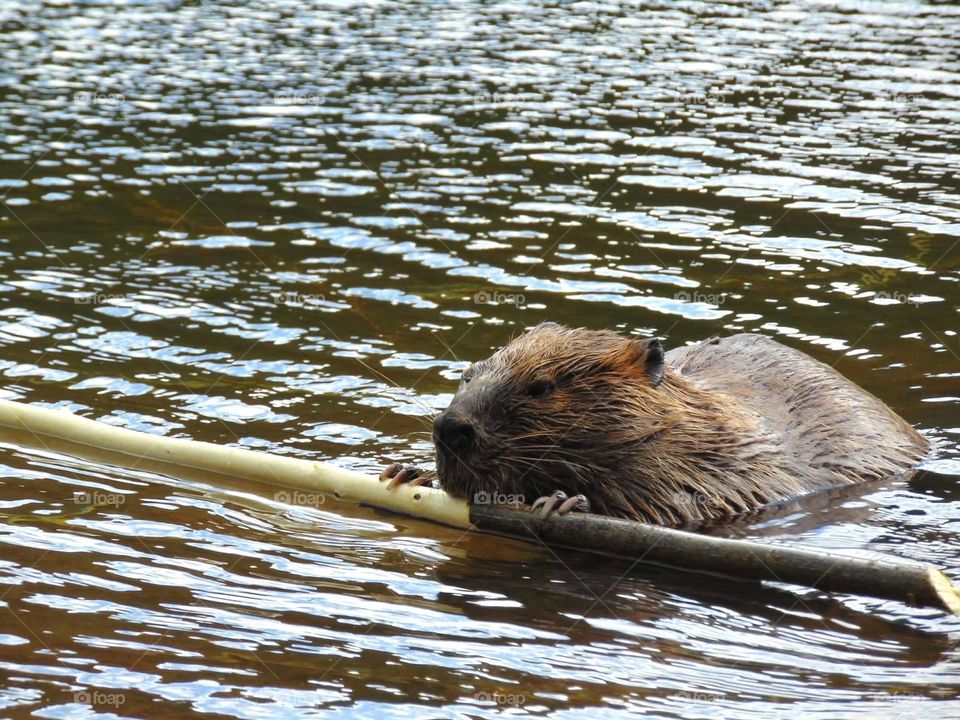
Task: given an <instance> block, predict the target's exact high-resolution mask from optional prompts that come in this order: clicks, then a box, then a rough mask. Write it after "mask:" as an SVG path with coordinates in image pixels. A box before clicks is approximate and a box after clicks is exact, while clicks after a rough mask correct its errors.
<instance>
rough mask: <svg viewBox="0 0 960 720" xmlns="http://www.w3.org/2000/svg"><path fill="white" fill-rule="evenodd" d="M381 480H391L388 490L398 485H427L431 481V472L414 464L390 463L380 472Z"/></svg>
mask: <svg viewBox="0 0 960 720" xmlns="http://www.w3.org/2000/svg"><path fill="white" fill-rule="evenodd" d="M380 480H381V481H389V482H388V483H387V490H393V489H394V488H395V487H397V486H398V485H403V484H407V485H425V484H427V483H429V482H430V474H429V473H426V472H424V471H423V470H421V469H420V468H418V467H413V466H412V465H403V464H401V463H390V464H389V465H387V466H386V467H385V468H384V469H383V472H381V473H380Z"/></svg>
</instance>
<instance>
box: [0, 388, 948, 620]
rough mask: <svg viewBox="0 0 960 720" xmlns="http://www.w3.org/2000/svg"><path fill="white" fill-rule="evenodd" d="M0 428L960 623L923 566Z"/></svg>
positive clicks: (61, 417)
mask: <svg viewBox="0 0 960 720" xmlns="http://www.w3.org/2000/svg"><path fill="white" fill-rule="evenodd" d="M0 426H6V427H11V428H15V429H18V430H21V431H24V432H25V433H27V435H25V436H24V437H31V438H32V439H33V440H34V441H35V443H36V444H37V445H39V446H41V447H46V443H45V442H44V438H48V439H50V438H56V439H59V440H62V441H66V442H67V443H69V444H70V446H71V447H70V451H71V452H72V453H74V454H76V455H78V456H80V457H90V458H91V459H94V460H98V459H100V458H98V455H100V456H102V454H103V453H104V452H107V453H110V454H111V457H115V458H117V462H118V463H120V464H121V465H122V466H124V467H130V468H133V467H137V465H138V463H141V462H142V461H144V460H148V461H153V462H159V463H163V464H164V465H165V466H167V467H171V468H172V469H173V470H175V469H176V468H177V467H180V468H185V469H190V470H194V471H201V472H204V473H211V474H217V475H223V476H227V477H233V478H241V479H247V480H253V481H256V482H263V483H267V484H269V485H274V486H277V487H281V488H284V489H288V490H293V491H296V492H306V493H319V494H321V495H323V496H324V497H325V498H331V499H337V500H342V501H347V502H355V503H361V504H364V505H370V506H373V507H378V508H382V509H385V510H391V511H394V512H398V513H402V514H404V515H412V516H414V517H419V518H423V519H426V520H433V521H435V522H439V523H443V524H445V525H452V526H454V527H459V528H465V529H479V530H483V531H487V532H494V533H498V534H503V535H509V536H512V537H517V538H521V539H525V540H530V539H536V540H537V541H539V542H543V543H546V544H548V545H556V546H560V547H569V548H574V549H577V550H586V551H590V552H598V553H603V554H606V555H616V556H620V557H626V558H631V559H634V560H637V561H642V562H649V563H656V564H661V565H668V566H670V567H675V568H682V569H685V570H692V571H696V572H707V573H713V574H722V575H727V576H733V577H737V578H744V579H756V580H770V581H775V582H782V583H789V584H795V585H804V586H807V587H813V588H817V589H819V590H823V591H832V592H839V593H851V594H858V595H867V596H871V597H877V598H884V599H892V600H899V601H901V602H906V603H909V604H915V605H923V606H927V607H935V608H939V609H942V610H946V611H947V612H951V613H955V614H960V593H958V592H957V590H956V589H955V588H954V587H953V586H952V585H951V584H950V581H949V580H948V579H947V577H946V576H945V575H944V574H943V573H941V572H940V571H939V570H937V569H936V568H934V567H932V566H930V565H924V564H921V563H915V562H908V561H903V560H896V559H889V560H887V559H884V560H871V559H863V558H857V557H847V556H843V555H837V554H835V553H825V552H822V551H818V550H807V549H802V548H796V547H783V546H777V545H764V544H762V543H756V542H749V541H745V540H727V539H722V538H716V537H710V536H706V535H698V534H695V533H689V532H683V531H680V530H673V529H670V528H662V527H656V526H652V525H644V524H642V523H637V522H631V521H627V520H617V519H614V518H607V517H602V516H598V515H587V514H580V513H573V514H569V515H564V516H556V515H555V516H552V517H550V518H547V519H546V520H543V519H541V518H540V516H539V515H538V514H536V513H531V512H528V511H525V510H517V509H509V508H503V507H495V506H486V505H469V504H468V503H466V502H465V501H463V500H458V499H456V498H453V497H450V496H449V495H447V494H446V493H444V492H442V491H440V490H437V489H434V488H428V487H416V486H410V485H400V486H398V487H396V488H394V489H388V487H387V483H385V482H381V481H380V479H379V478H376V477H372V476H369V475H365V474H363V473H358V472H354V471H351V470H344V469H342V468H338V467H336V466H334V465H330V464H327V463H320V462H312V461H309V460H300V459H296V458H287V457H281V456H277V455H270V454H268V453H262V452H256V451H253V450H244V449H240V448H230V447H224V446H221V445H214V444H212V443H205V442H196V441H192V440H182V439H178V438H168V437H163V436H160V435H150V434H147V433H141V432H136V431H134V430H126V429H124V428H118V427H113V426H112V425H106V424H104V423H100V422H96V421H95V420H88V419H86V418H82V417H78V416H76V415H74V414H72V413H70V412H68V411H66V410H49V409H45V408H40V407H35V406H33V405H26V404H23V403H17V402H11V401H9V400H0Z"/></svg>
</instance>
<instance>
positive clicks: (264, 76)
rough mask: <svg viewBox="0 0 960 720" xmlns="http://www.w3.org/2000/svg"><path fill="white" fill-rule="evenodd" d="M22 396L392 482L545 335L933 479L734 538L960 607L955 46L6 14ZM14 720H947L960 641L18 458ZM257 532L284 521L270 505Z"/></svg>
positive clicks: (4, 320) (208, 485)
mask: <svg viewBox="0 0 960 720" xmlns="http://www.w3.org/2000/svg"><path fill="white" fill-rule="evenodd" d="M0 139H2V145H0V196H2V204H0V263H2V271H0V293H2V296H0V299H2V301H0V344H2V349H3V351H2V353H0V373H2V378H3V396H4V397H7V398H12V399H19V400H23V401H28V402H34V403H42V404H48V405H63V406H68V407H70V408H72V409H73V410H74V411H75V412H78V413H80V414H82V415H84V416H87V417H92V418H97V419H100V420H102V421H104V422H108V423H111V424H115V425H121V426H125V427H130V428H135V429H138V430H143V431H146V432H153V433H160V434H168V435H176V436H182V437H190V438H194V439H199V440H207V441H211V442H218V443H225V444H237V445H245V446H249V447H253V448H257V449H261V450H266V451H270V452H274V453H281V454H290V455H297V456H302V457H308V458H316V459H324V460H331V461H334V462H336V463H339V464H342V465H344V466H348V467H351V468H356V469H361V470H364V471H371V472H376V471H378V469H379V467H380V466H381V465H382V464H383V463H384V462H385V461H386V460H388V459H399V460H415V461H424V460H427V459H429V457H430V455H431V446H430V443H429V437H428V436H427V435H426V434H425V433H424V432H423V431H424V430H425V429H426V427H427V423H426V421H427V420H428V418H429V417H430V415H431V414H432V413H433V412H435V411H436V410H437V409H439V408H442V407H443V406H445V404H446V403H447V402H448V401H449V398H450V395H451V393H452V392H453V390H454V389H455V387H456V381H457V378H458V376H459V372H460V370H461V369H462V368H463V367H464V366H465V364H466V362H468V361H470V360H476V359H479V358H481V357H484V356H485V355H487V354H489V352H490V351H491V349H493V348H496V347H498V346H500V345H502V344H503V343H505V342H506V341H507V340H509V338H510V337H511V336H513V335H514V334H515V333H517V332H519V331H520V330H522V329H523V328H524V327H526V326H529V325H532V324H535V323H537V322H539V321H540V320H543V319H552V320H559V321H563V322H566V323H569V324H572V325H586V326H591V327H610V328H617V329H620V330H622V331H624V332H637V333H641V334H658V335H660V336H662V337H665V338H666V343H667V344H668V345H669V346H677V345H680V344H683V343H685V342H687V341H690V340H695V339H700V338H703V337H708V336H710V335H714V334H728V333H731V332H735V331H741V330H746V331H754V332H761V333H765V334H768V335H770V336H773V337H776V338H777V339H779V340H781V341H782V342H784V343H786V344H788V345H791V346H793V347H796V348H799V349H801V350H804V351H805V352H808V353H810V354H812V355H813V356H815V357H817V358H818V359H820V360H823V361H825V362H827V363H829V364H832V365H834V366H836V367H837V368H838V369H839V370H840V371H842V372H843V373H845V374H846V375H848V376H849V377H851V378H853V379H854V380H855V381H856V382H858V383H859V384H861V385H863V386H864V387H866V388H867V389H868V390H870V391H871V392H873V393H875V394H877V395H879V396H880V397H882V398H883V399H884V400H886V401H887V402H888V403H890V404H891V405H892V406H893V407H894V408H895V409H896V410H897V411H898V412H900V413H901V414H902V415H903V416H904V417H906V418H907V419H908V420H909V421H910V422H912V423H914V424H915V425H917V426H918V427H920V428H921V429H922V430H923V431H924V432H925V433H926V434H927V435H928V436H930V437H931V438H932V439H934V440H935V441H936V443H937V444H938V457H939V459H938V460H936V461H933V462H931V463H928V465H927V466H926V467H927V470H928V472H925V473H923V474H921V475H919V476H918V477H917V478H915V479H913V480H911V481H909V482H903V481H899V482H898V481H891V482H889V483H885V484H881V485H879V486H872V487H865V488H856V489H855V490H853V491H848V492H846V493H842V494H834V495H832V496H828V497H821V498H815V499H812V500H806V501H803V502H800V503H798V504H796V505H795V506H792V507H789V508H786V509H785V510H783V511H781V512H779V513H774V514H773V515H772V517H766V518H764V519H762V520H760V521H754V522H752V523H748V522H743V523H739V524H738V525H736V526H735V527H733V528H730V529H728V530H727V531H726V532H729V533H733V534H736V535H738V536H745V537H753V538H759V537H762V538H764V539H765V540H767V541H769V542H785V543H795V542H803V543H805V544H808V545H812V546H817V547H820V548H825V549H837V548H844V549H849V550H853V551H856V552H864V551H882V552H886V553H890V554H894V555H897V556H900V557H904V558H909V559H915V560H924V561H932V562H935V563H937V564H939V565H940V566H941V567H943V568H944V569H945V570H946V571H947V573H948V574H949V575H950V576H951V577H952V578H953V579H954V580H955V581H960V561H958V548H960V490H958V487H960V486H958V483H957V481H958V478H960V460H958V453H957V443H958V434H960V381H958V380H960V358H958V354H960V343H958V338H957V333H956V330H957V329H958V296H960V293H958V282H960V245H958V241H960V184H958V180H957V177H958V172H960V150H958V148H960V9H958V7H957V6H956V5H947V4H930V3H923V2H896V1H890V2H856V3H852V2H851V3H847V2H804V3H790V2H775V1H774V2H762V1H760V2H742V3H736V2H676V3H660V2H643V3H622V4H619V3H615V2H611V3H592V2H570V3H567V2H561V3H548V4H544V3H538V2H534V3H519V2H503V3H494V2H490V3H481V2H390V1H384V2H357V3H352V2H350V1H349V0H346V1H344V2H336V1H331V2H326V3H322V2H319V3H313V2H300V1H297V2H293V1H288V2H284V1H283V0H279V1H277V0H271V2H262V3H261V2H252V3H236V4H234V3H226V2H208V1H206V0H203V1H201V2H186V3H178V2H176V1H174V0H171V1H169V2H130V3H120V4H114V3H97V2H90V3H69V2H46V3H40V2H38V3H15V2H5V3H0ZM0 443H2V445H0V459H2V463H0V464H2V468H0V472H2V473H3V481H2V483H0V530H2V533H0V540H2V543H3V546H2V550H0V583H2V587H0V616H2V618H3V622H2V625H0V645H2V649H0V677H3V678H4V681H3V683H2V685H0V707H2V708H3V709H2V714H3V715H4V716H11V717H26V716H30V715H32V716H35V717H43V718H67V717H71V718H72V717H85V716H93V715H94V714H103V715H104V716H110V714H113V715H115V716H126V717H175V716H179V715H184V714H187V713H188V712H190V711H196V712H200V713H204V714H206V715H208V716H211V717H241V718H262V717H277V718H288V717H295V716H311V715H320V714H324V715H327V716H331V717H371V718H380V717H400V718H439V717H493V716H496V715H498V714H500V713H504V712H512V713H515V714H529V715H548V714H549V715H550V716H551V717H558V718H574V717H576V718H606V717H627V716H634V715H640V714H641V713H645V714H647V715H648V716H651V717H688V718H701V717H702V718H732V717H789V718H794V717H816V718H844V717H893V716H897V717H900V716H904V715H910V714H912V715H914V716H919V717H944V718H949V717H960V700H958V697H960V649H958V643H960V625H958V623H957V621H955V620H951V619H949V618H945V617H944V616H943V615H941V614H939V613H937V612H934V611H928V610H918V609H914V608H910V607H907V606H906V605H900V604H898V603H882V602H878V601H872V600H866V599H863V598H853V597H841V596H827V595H824V594H822V593H818V592H816V591H813V590H797V589H791V588H787V587H776V586H764V587H762V588H761V587H757V586H753V585H740V584H737V583H733V582H729V581H724V580H714V579H704V578H701V577H694V576H690V575H684V574H682V573H679V572H673V571H669V570H664V569H654V568H649V567H644V566H631V565H630V564H628V563H625V562H621V561H617V560H614V559H601V560H597V559H596V558H593V557H589V556H584V555H578V554H576V553H572V552H565V553H554V552H551V551H549V550H546V549H543V548H538V547H536V546H533V545H526V544H522V543H519V542H514V541H509V540H503V539H498V538H493V537H488V536H478V535H464V534H463V533H461V532H459V531H454V530H450V529H447V528H443V527H439V526H435V525H432V524H429V523H425V522H420V521H415V520H409V519H404V518H398V517H395V516H391V515H388V514H385V513H379V512H375V511H373V510H368V509H363V508H355V507H351V506H346V505H343V506H333V505H323V506H318V507H309V506H302V505H301V506H298V505H294V504H290V503H285V502H281V501H277V500H276V499H275V498H274V495H273V493H274V492H275V491H274V490H271V489H269V488H258V487H252V486H245V487H233V486H230V485H229V484H227V486H224V485H223V484H222V483H220V482H216V481H213V480H211V479H209V478H202V477H201V478H196V479H193V480H191V479H184V478H181V479H179V480H178V479H171V478H169V477H166V476H164V475H163V474H161V473H159V472H155V471H154V470H152V469H149V468H136V469H134V470H118V469H116V468H114V467H111V466H109V465H107V464H97V463H93V462H85V461H80V460H76V459H73V458H71V457H70V456H69V455H67V454H64V453H63V452H61V451H59V450H58V449H56V448H48V449H29V448H28V447H27V445H26V444H24V443H23V442H21V441H19V440H17V439H15V438H6V437H3V438H0ZM281 500H282V498H281Z"/></svg>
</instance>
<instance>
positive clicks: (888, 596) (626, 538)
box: [470, 505, 960, 614]
mask: <svg viewBox="0 0 960 720" xmlns="http://www.w3.org/2000/svg"><path fill="white" fill-rule="evenodd" d="M470 520H471V522H472V523H473V524H474V525H475V526H476V527H477V529H479V530H484V531H487V532H494V533H497V534H501V535H509V536H512V537H516V538H520V539H524V540H530V539H531V537H533V538H536V539H538V540H540V541H541V542H543V543H545V544H547V545H552V546H560V547H566V548H572V549H577V550H589V551H592V552H599V553H603V554H605V555H615V556H619V557H625V558H628V559H633V560H638V561H641V562H645V563H653V564H657V565H666V566H669V567H673V568H681V569H684V570H692V571H696V572H704V573H710V574H714V575H725V576H728V577H735V578H739V579H753V580H770V581H774V582H781V583H788V584H792V585H803V586H805V587H810V588H815V589H817V590H822V591H824V592H836V593H847V594H852V595H864V596H868V597H874V598H882V599H885V600H898V601H900V602H903V603H907V604H908V605H914V606H922V607H934V608H938V609H940V610H946V611H947V612H950V613H954V614H960V593H958V592H957V590H956V589H955V588H954V587H953V586H952V585H951V584H950V581H949V579H947V577H946V576H945V575H944V574H943V573H942V572H940V571H939V570H937V569H936V568H934V567H932V566H930V565H924V564H921V563H916V562H909V561H904V560H898V559H894V558H891V559H867V558H858V557H851V556H846V555H841V554H837V553H833V552H825V551H822V550H809V549H803V548H797V547H784V546H782V545H768V544H761V543H757V542H752V541H748V540H730V539H726V538H717V537H712V536H709V535H699V534H696V533H691V532H685V531H682V530H674V529H672V528H664V527H658V526H654V525H645V524H643V523H638V522H633V521H630V520H620V519H616V518H609V517H604V516H601V515H590V514H586V513H570V514H567V515H556V514H554V515H551V516H550V517H549V518H547V519H542V518H541V517H540V515H539V514H538V513H533V512H529V511H526V510H515V509H509V508H504V507H494V506H490V505H471V506H470Z"/></svg>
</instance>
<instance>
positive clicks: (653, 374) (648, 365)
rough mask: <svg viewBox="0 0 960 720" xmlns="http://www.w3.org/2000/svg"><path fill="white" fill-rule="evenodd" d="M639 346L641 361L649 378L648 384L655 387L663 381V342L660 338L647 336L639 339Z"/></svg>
mask: <svg viewBox="0 0 960 720" xmlns="http://www.w3.org/2000/svg"><path fill="white" fill-rule="evenodd" d="M639 344H640V347H642V348H643V351H644V353H643V362H644V366H645V369H646V372H647V377H648V378H650V386H651V387H657V386H658V385H659V384H660V383H662V382H663V365H664V361H663V344H662V343H661V342H660V338H648V339H646V340H641V341H640V343H639Z"/></svg>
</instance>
